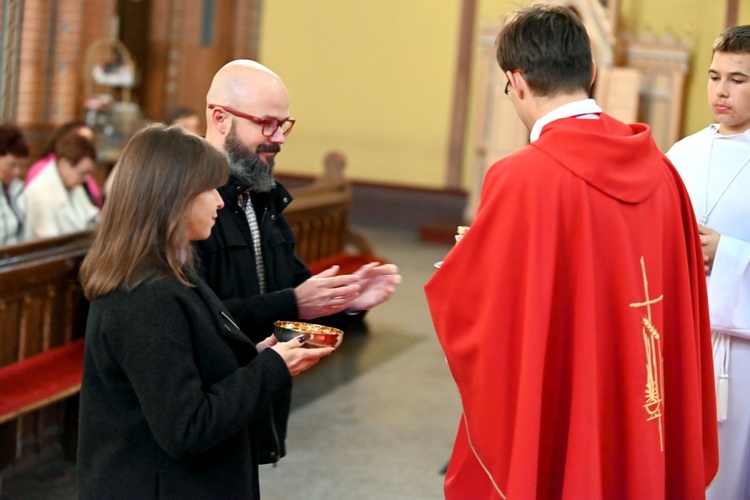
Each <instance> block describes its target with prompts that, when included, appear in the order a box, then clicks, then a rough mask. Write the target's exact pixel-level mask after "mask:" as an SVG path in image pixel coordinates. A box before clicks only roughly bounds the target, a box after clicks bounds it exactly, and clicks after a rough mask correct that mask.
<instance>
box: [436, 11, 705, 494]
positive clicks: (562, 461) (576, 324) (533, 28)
mask: <svg viewBox="0 0 750 500" xmlns="http://www.w3.org/2000/svg"><path fill="white" fill-rule="evenodd" d="M497 59H498V63H499V65H500V68H501V69H502V71H503V72H504V73H505V76H506V77H507V79H508V84H507V86H506V93H507V94H508V98H509V99H510V100H511V102H512V103H513V106H514V107H515V110H516V112H517V113H518V116H519V117H520V118H521V120H522V121H523V123H524V124H525V125H526V126H527V127H528V128H529V130H530V131H531V136H530V144H529V145H528V146H527V147H525V148H523V149H521V150H520V151H518V152H516V153H513V154H511V155H509V156H507V157H506V158H503V159H501V160H500V161H498V162H497V163H495V164H494V165H493V166H492V167H491V168H490V169H489V170H488V172H487V175H486V178H485V181H484V186H483V188H482V194H481V202H480V206H479V208H478V210H477V214H476V217H475V219H474V221H473V223H472V224H471V227H470V229H469V230H468V232H467V233H466V234H465V235H464V236H463V239H462V240H461V241H460V242H458V243H457V244H456V246H455V247H454V248H453V249H452V250H451V251H450V253H449V254H448V255H447V256H446V259H445V261H444V262H443V264H442V266H441V268H440V269H439V270H438V271H437V272H436V273H435V275H434V276H433V278H432V279H431V280H430V281H429V283H427V285H426V287H425V288H426V292H427V298H428V301H429V305H430V310H431V312H432V317H433V321H434V324H435V329H436V331H437V335H438V338H439V340H440V343H441V345H442V347H443V350H444V351H445V355H446V359H447V361H448V365H449V367H450V370H451V373H452V375H453V377H454V379H455V381H456V384H457V385H458V389H459V392H460V395H461V400H462V405H463V415H462V416H461V419H460V423H459V426H458V434H457V437H456V442H455V445H454V449H453V453H452V455H451V460H450V463H449V466H448V470H447V474H446V479H445V495H446V498H447V499H449V500H450V499H461V500H464V499H493V498H503V499H504V498H507V499H523V500H525V499H537V498H545V499H547V498H564V499H574V500H581V499H586V500H590V499H639V500H643V499H664V498H668V499H692V498H703V497H704V495H705V488H706V486H707V485H708V484H709V483H710V482H711V480H712V478H713V477H714V475H715V474H716V470H717V467H718V451H717V431H716V403H715V395H714V381H713V365H712V357H711V335H710V326H709V319H708V307H707V300H706V285H705V276H704V272H705V271H704V268H703V259H702V253H701V244H700V241H699V237H698V229H697V226H696V223H695V220H694V216H693V210H692V208H691V205H690V200H689V197H688V195H687V193H686V191H685V188H684V187H683V185H682V182H681V181H680V178H679V176H678V174H677V173H676V171H675V169H674V168H673V166H672V165H671V164H670V162H669V161H668V160H667V159H666V158H665V157H664V156H663V155H662V154H661V153H660V152H659V150H658V149H657V147H656V145H655V144H654V142H653V140H652V138H651V134H650V129H649V127H648V126H646V125H643V124H633V125H626V124H624V123H622V122H619V121H617V120H615V119H614V118H612V117H610V116H608V115H607V114H605V113H603V112H602V110H601V109H600V108H599V107H598V106H597V104H596V102H595V101H594V100H593V99H589V91H590V88H591V84H592V82H593V80H594V75H595V68H594V65H593V63H592V57H591V48H590V42H589V38H588V36H587V34H586V30H585V28H584V27H583V25H582V23H581V22H580V20H579V19H578V18H577V17H576V16H575V15H574V14H573V13H572V11H570V10H569V9H567V8H563V7H557V6H555V7H552V6H541V5H536V6H532V7H529V8H527V9H525V10H523V11H520V12H518V13H516V15H515V16H514V17H513V18H512V19H511V20H510V21H509V22H508V23H506V25H505V26H504V27H503V28H502V31H501V32H500V35H499V36H498V40H497Z"/></svg>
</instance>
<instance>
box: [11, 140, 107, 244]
mask: <svg viewBox="0 0 750 500" xmlns="http://www.w3.org/2000/svg"><path fill="white" fill-rule="evenodd" d="M54 161H55V164H54V168H52V167H53V165H50V168H45V169H44V170H42V172H41V173H39V175H38V176H37V177H36V179H35V180H34V182H32V183H30V184H29V185H28V186H27V187H26V190H25V191H24V192H23V194H22V195H21V197H20V199H19V205H20V206H21V209H22V210H23V211H24V213H25V214H26V231H25V233H26V238H27V239H32V238H45V237H51V236H59V235H62V234H68V233H74V232H77V231H85V230H88V229H92V228H93V227H94V225H95V224H96V222H97V220H98V217H99V208H98V207H97V206H96V205H94V204H93V203H92V201H91V199H90V198H89V196H88V195H87V194H86V190H85V189H84V187H83V183H84V182H85V181H86V178H87V177H88V176H89V175H91V174H92V173H93V172H94V170H95V169H96V148H95V147H94V144H93V143H92V142H91V141H90V140H88V139H86V138H84V137H81V136H80V135H77V134H69V135H68V136H66V137H64V138H63V139H61V140H60V141H59V142H58V143H57V144H56V145H55V160H54Z"/></svg>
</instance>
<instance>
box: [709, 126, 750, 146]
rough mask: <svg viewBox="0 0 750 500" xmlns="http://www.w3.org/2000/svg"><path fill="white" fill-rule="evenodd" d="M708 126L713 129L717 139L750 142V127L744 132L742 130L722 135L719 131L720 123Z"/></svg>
mask: <svg viewBox="0 0 750 500" xmlns="http://www.w3.org/2000/svg"><path fill="white" fill-rule="evenodd" d="M708 128H710V129H711V131H712V132H713V133H714V135H715V137H716V139H718V140H720V141H721V140H734V141H744V142H750V129H747V130H745V131H744V132H740V133H739V134H730V135H722V134H720V133H719V124H718V123H712V124H711V125H709V126H708Z"/></svg>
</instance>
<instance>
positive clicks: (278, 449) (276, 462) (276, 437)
mask: <svg viewBox="0 0 750 500" xmlns="http://www.w3.org/2000/svg"><path fill="white" fill-rule="evenodd" d="M269 411H270V412H271V431H272V434H273V442H274V443H275V444H276V456H275V457H273V458H274V462H273V467H274V468H276V466H278V465H279V460H281V443H280V442H279V434H278V432H276V418H275V416H274V414H273V405H272V406H271V408H270V410H269Z"/></svg>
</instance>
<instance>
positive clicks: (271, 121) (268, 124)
mask: <svg viewBox="0 0 750 500" xmlns="http://www.w3.org/2000/svg"><path fill="white" fill-rule="evenodd" d="M214 108H221V109H223V110H224V111H226V112H227V113H229V114H230V115H234V116H236V117H238V118H244V119H245V120H250V121H251V122H253V123H255V124H256V125H260V126H261V131H260V133H261V134H263V136H264V137H271V136H273V134H275V133H276V131H277V130H278V129H279V128H280V129H281V133H282V134H284V135H285V136H287V135H289V133H290V132H291V131H292V128H293V127H294V123H295V121H296V120H294V119H293V118H287V119H285V120H277V119H276V118H258V117H257V116H253V115H248V114H247V113H243V112H242V111H238V110H236V109H234V108H230V107H229V106H222V105H221V104H209V105H208V109H214Z"/></svg>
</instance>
